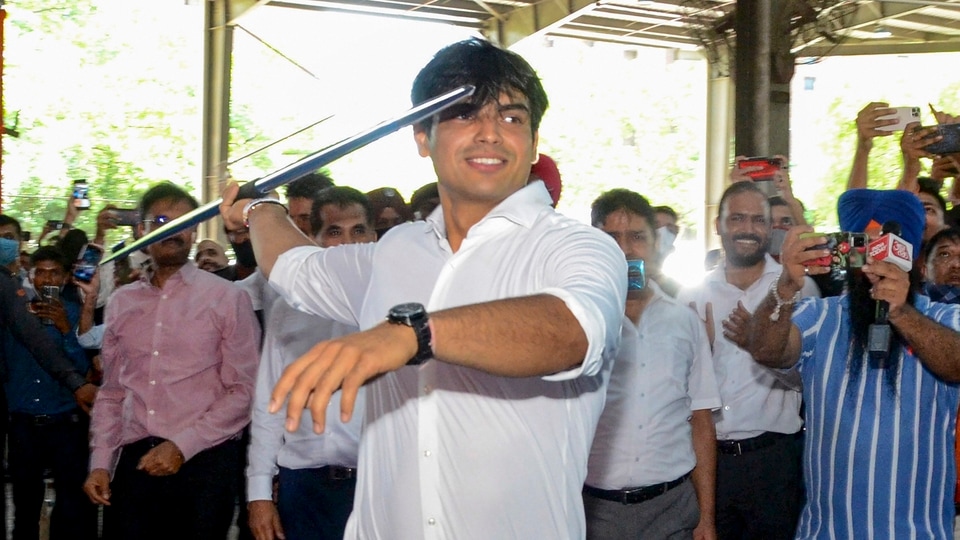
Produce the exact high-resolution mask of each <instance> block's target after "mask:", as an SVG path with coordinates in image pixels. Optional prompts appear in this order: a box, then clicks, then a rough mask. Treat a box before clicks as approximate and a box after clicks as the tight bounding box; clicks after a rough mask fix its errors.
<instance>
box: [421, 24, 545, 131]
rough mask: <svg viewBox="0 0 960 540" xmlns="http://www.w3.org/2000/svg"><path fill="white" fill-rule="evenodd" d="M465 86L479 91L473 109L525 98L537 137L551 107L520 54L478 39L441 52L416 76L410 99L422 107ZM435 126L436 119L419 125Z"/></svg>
mask: <svg viewBox="0 0 960 540" xmlns="http://www.w3.org/2000/svg"><path fill="white" fill-rule="evenodd" d="M466 84H471V85H473V86H474V87H475V88H476V89H475V90H474V93H473V96H472V97H471V98H470V103H471V104H473V105H481V106H482V105H484V104H487V103H498V102H499V101H500V95H501V94H504V93H507V94H516V93H519V94H521V95H523V96H524V97H525V98H527V101H528V102H529V105H530V127H531V131H532V132H533V133H536V132H537V130H538V129H539V128H540V120H541V119H542V118H543V113H544V112H546V110H547V106H548V105H549V103H548V101H547V93H546V92H545V91H544V90H543V85H542V84H541V83H540V78H539V77H538V76H537V73H536V71H534V69H533V67H531V66H530V64H529V63H527V61H526V60H524V59H523V57H521V56H520V55H519V54H517V53H515V52H511V51H508V50H505V49H501V48H499V47H497V46H496V45H494V44H492V43H490V42H489V41H486V40H483V39H479V38H471V39H467V40H464V41H460V42H457V43H454V44H452V45H447V46H446V47H444V48H443V49H440V51H439V52H437V54H435V55H434V57H433V59H432V60H430V62H428V63H427V65H426V66H424V68H423V69H421V70H420V73H418V74H417V78H416V79H415V80H414V81H413V89H412V90H411V92H410V99H411V100H412V101H413V103H414V105H419V104H420V103H423V102H424V101H427V100H429V99H431V98H433V97H436V96H438V95H440V94H443V93H444V92H449V91H451V90H454V89H455V88H459V87H460V86H463V85H466ZM432 122H433V117H431V118H428V119H426V120H424V121H422V122H420V124H419V125H420V127H421V128H422V129H425V130H429V129H430V126H431V124H432Z"/></svg>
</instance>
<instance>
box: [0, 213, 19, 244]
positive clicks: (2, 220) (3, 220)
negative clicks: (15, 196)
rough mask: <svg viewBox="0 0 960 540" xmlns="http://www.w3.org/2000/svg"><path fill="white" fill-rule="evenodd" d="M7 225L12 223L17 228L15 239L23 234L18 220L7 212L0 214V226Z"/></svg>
mask: <svg viewBox="0 0 960 540" xmlns="http://www.w3.org/2000/svg"><path fill="white" fill-rule="evenodd" d="M7 225H13V227H14V228H15V229H17V240H20V238H21V237H22V236H23V231H22V230H20V222H19V221H17V220H16V219H15V218H12V217H10V216H8V215H7V214H0V227H5V226H7Z"/></svg>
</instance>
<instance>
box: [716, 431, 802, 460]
mask: <svg viewBox="0 0 960 540" xmlns="http://www.w3.org/2000/svg"><path fill="white" fill-rule="evenodd" d="M796 436H797V434H796V433H790V434H787V433H775V432H773V431H765V432H763V433H761V434H760V435H757V436H756V437H750V438H749V439H740V440H739V441H717V451H718V452H720V453H721V454H730V455H733V456H740V455H743V454H746V453H747V452H753V451H754V450H760V449H761V448H766V447H768V446H773V445H774V444H776V443H777V441H780V440H782V439H792V438H794V437H796Z"/></svg>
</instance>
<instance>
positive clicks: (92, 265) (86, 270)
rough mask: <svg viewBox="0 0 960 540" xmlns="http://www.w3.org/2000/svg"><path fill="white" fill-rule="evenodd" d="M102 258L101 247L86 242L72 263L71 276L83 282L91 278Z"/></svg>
mask: <svg viewBox="0 0 960 540" xmlns="http://www.w3.org/2000/svg"><path fill="white" fill-rule="evenodd" d="M102 258H103V248H102V247H100V246H98V245H96V244H87V245H85V246H83V249H82V250H81V251H80V256H79V257H77V262H76V263H74V265H73V277H74V278H75V279H78V280H80V281H83V282H89V281H90V280H91V279H93V274H95V273H96V272H97V266H99V264H100V259H102Z"/></svg>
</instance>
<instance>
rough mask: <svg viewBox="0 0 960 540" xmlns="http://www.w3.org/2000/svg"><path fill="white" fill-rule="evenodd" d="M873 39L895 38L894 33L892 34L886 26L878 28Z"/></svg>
mask: <svg viewBox="0 0 960 540" xmlns="http://www.w3.org/2000/svg"><path fill="white" fill-rule="evenodd" d="M873 37H875V38H880V39H885V38H889V37H893V32H891V31H890V30H887V27H886V26H878V27H877V28H876V29H875V30H874V31H873Z"/></svg>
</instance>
